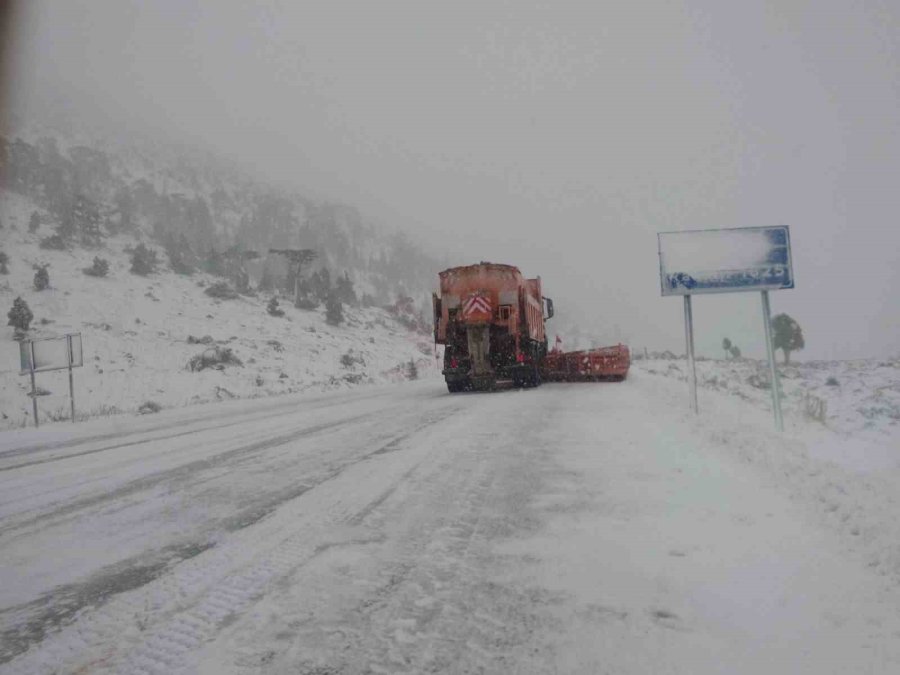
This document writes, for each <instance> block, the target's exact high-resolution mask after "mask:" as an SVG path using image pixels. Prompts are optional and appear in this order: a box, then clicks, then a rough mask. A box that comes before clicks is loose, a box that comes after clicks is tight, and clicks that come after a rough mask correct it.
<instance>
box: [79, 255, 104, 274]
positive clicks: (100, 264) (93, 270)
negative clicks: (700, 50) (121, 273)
mask: <svg viewBox="0 0 900 675" xmlns="http://www.w3.org/2000/svg"><path fill="white" fill-rule="evenodd" d="M83 271H84V273H85V274H87V275H88V276H91V277H105V276H106V275H107V274H108V273H109V262H108V261H106V260H104V259H103V258H100V257H98V256H94V264H93V265H91V266H90V267H85V268H84V270H83Z"/></svg>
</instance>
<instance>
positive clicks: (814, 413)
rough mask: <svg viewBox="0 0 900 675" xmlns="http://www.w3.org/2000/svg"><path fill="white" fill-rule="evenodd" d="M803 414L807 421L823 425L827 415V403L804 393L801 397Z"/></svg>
mask: <svg viewBox="0 0 900 675" xmlns="http://www.w3.org/2000/svg"><path fill="white" fill-rule="evenodd" d="M803 414H804V416H805V417H806V418H807V419H810V420H813V421H815V422H819V423H820V424H825V417H826V416H827V414H828V402H827V401H825V399H822V398H819V397H818V396H813V395H812V394H810V393H809V392H806V393H805V394H804V395H803Z"/></svg>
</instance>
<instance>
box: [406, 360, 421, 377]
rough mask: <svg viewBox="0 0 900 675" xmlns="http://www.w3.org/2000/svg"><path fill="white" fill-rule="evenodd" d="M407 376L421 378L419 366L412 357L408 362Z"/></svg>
mask: <svg viewBox="0 0 900 675" xmlns="http://www.w3.org/2000/svg"><path fill="white" fill-rule="evenodd" d="M406 376H407V377H408V378H409V379H410V380H418V379H419V367H418V366H417V365H416V361H415V359H410V360H409V362H408V363H407V364H406Z"/></svg>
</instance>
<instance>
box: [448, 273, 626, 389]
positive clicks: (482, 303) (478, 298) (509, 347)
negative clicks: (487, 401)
mask: <svg viewBox="0 0 900 675" xmlns="http://www.w3.org/2000/svg"><path fill="white" fill-rule="evenodd" d="M438 276H439V280H440V294H437V293H435V294H433V295H432V303H433V307H434V341H435V344H439V345H444V367H443V371H442V372H443V375H444V380H445V381H446V382H447V389H448V390H449V391H450V392H451V393H456V392H461V391H470V390H488V389H494V388H496V387H498V386H502V385H512V386H514V387H522V388H524V387H537V386H538V385H540V383H541V381H542V380H557V381H574V380H603V379H608V380H624V379H625V377H626V376H627V374H628V367H629V366H630V364H631V358H630V354H629V351H628V347H626V346H625V345H616V346H613V347H604V348H602V349H591V350H587V351H578V352H562V351H560V350H559V349H558V344H557V345H555V346H554V349H552V350H548V348H547V335H546V331H545V322H546V321H547V319H550V318H551V317H553V300H551V299H550V298H547V297H544V295H543V292H542V289H541V278H540V277H536V278H534V279H526V278H525V277H523V276H522V273H521V272H520V271H519V269H518V268H517V267H514V266H512V265H501V264H497V263H489V262H482V263H478V264H476V265H467V266H464V267H451V268H450V269H447V270H444V271H443V272H441V273H440V274H439V275H438Z"/></svg>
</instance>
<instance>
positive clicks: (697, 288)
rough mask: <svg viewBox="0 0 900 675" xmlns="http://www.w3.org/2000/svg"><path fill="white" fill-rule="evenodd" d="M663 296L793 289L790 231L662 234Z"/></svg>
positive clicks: (782, 228)
mask: <svg viewBox="0 0 900 675" xmlns="http://www.w3.org/2000/svg"><path fill="white" fill-rule="evenodd" d="M657 236H658V240H659V277H660V284H661V287H662V294H663V295H696V294H700V293H734V292H738V291H773V290H779V289H784V288H793V287H794V271H793V267H792V265H791V236H790V230H789V229H788V228H787V226H779V227H746V228H736V229H731V230H689V231H686V232H660V233H659V234H658V235H657Z"/></svg>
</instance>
